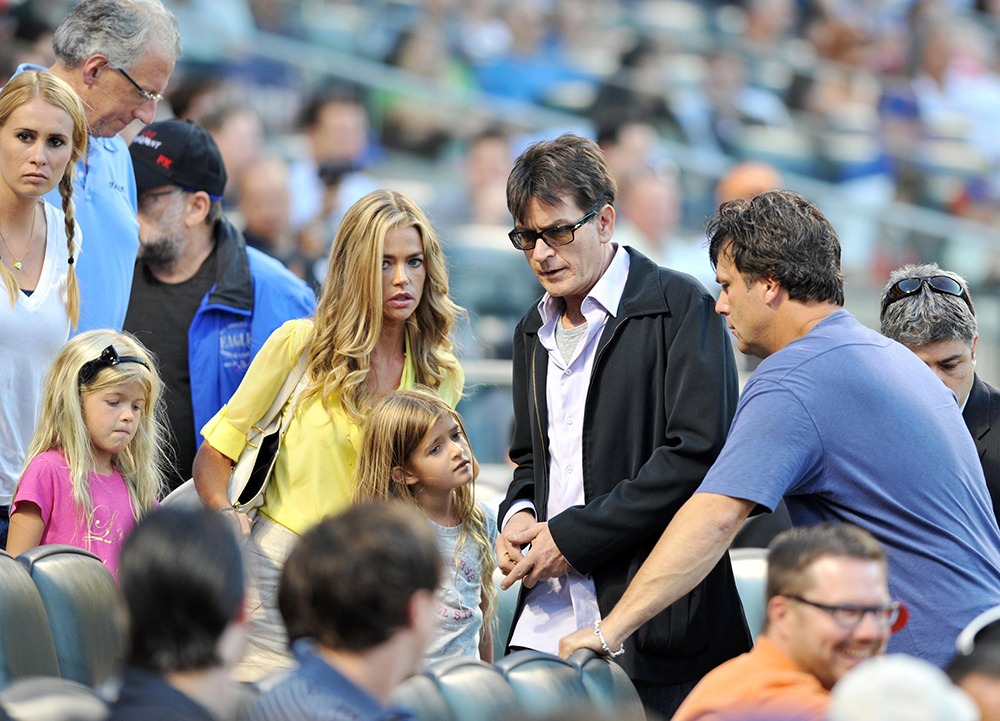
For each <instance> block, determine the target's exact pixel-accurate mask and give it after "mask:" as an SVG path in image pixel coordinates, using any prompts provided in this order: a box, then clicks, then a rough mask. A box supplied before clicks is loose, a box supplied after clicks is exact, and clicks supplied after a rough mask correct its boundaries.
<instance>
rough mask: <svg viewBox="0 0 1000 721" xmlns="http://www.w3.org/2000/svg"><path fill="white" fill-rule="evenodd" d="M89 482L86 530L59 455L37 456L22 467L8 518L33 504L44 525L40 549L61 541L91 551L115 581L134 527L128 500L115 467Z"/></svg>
mask: <svg viewBox="0 0 1000 721" xmlns="http://www.w3.org/2000/svg"><path fill="white" fill-rule="evenodd" d="M88 482H89V483H90V494H91V497H92V498H93V501H94V512H93V515H92V516H91V518H90V523H89V527H87V524H86V523H85V519H84V517H83V514H82V512H81V511H80V509H79V507H78V506H77V504H76V500H75V499H74V498H73V485H72V483H71V482H70V479H69V466H68V465H67V464H66V459H65V458H64V457H63V454H62V453H61V452H60V451H57V450H50V451H46V452H45V453H40V454H39V455H37V456H35V457H34V458H32V459H31V462H30V463H29V464H28V467H27V468H25V469H24V473H23V474H22V475H21V481H20V483H18V485H17V491H16V492H15V494H14V503H13V504H12V506H11V509H10V511H11V514H13V513H14V512H15V511H16V510H17V507H18V504H20V503H23V502H24V501H31V502H32V503H35V504H37V505H38V507H39V508H40V509H41V510H42V520H43V521H44V522H45V530H44V531H43V532H42V540H41V541H40V542H39V545H42V546H44V545H46V544H52V543H65V544H69V545H71V546H76V547H77V548H82V549H84V550H87V551H90V552H91V553H93V554H95V555H97V557H98V558H100V559H101V560H102V561H103V562H104V565H105V566H106V567H107V569H108V570H109V571H111V573H112V575H113V576H115V578H116V579H117V577H118V555H119V553H120V552H121V547H122V544H123V543H124V542H125V538H126V537H127V536H128V534H129V533H131V532H132V529H133V528H135V515H134V514H133V513H132V501H131V499H130V498H129V495H128V488H127V487H126V485H125V479H124V478H122V474H121V473H119V472H118V470H117V469H116V470H115V472H114V473H112V474H111V475H110V476H102V475H100V474H97V473H91V474H90V478H89V479H88Z"/></svg>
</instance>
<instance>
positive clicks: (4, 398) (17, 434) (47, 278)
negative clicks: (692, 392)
mask: <svg viewBox="0 0 1000 721" xmlns="http://www.w3.org/2000/svg"><path fill="white" fill-rule="evenodd" d="M43 207H44V208H45V226H46V234H45V259H44V260H43V261H42V274H41V276H40V277H39V279H38V286H37V287H36V288H35V290H34V292H32V294H31V295H30V296H29V295H26V294H25V293H24V292H23V291H18V294H17V302H16V303H15V304H14V306H13V307H11V303H10V296H9V295H8V293H7V289H6V286H3V285H2V284H0V505H5V506H6V505H10V502H11V499H12V498H13V496H14V488H15V487H16V486H17V479H18V478H19V477H20V475H21V471H22V470H23V468H24V456H25V452H26V451H27V450H28V444H29V443H30V442H31V436H32V434H33V433H34V432H35V424H36V423H37V422H38V411H39V408H40V407H41V403H42V388H43V384H44V382H45V375H46V373H48V370H49V365H50V364H51V363H52V360H53V359H54V358H55V356H56V354H57V353H58V352H59V350H60V349H61V348H62V347H63V344H65V343H66V340H67V339H68V338H69V314H68V313H67V311H66V277H67V274H68V273H69V262H68V261H69V252H68V250H67V248H66V219H65V216H64V215H63V212H62V211H61V210H59V209H58V208H56V207H55V206H53V205H51V204H49V203H43ZM81 240H82V238H81V236H80V226H79V225H77V226H76V236H75V245H76V248H77V249H78V252H79V248H80V244H81ZM15 275H16V271H15Z"/></svg>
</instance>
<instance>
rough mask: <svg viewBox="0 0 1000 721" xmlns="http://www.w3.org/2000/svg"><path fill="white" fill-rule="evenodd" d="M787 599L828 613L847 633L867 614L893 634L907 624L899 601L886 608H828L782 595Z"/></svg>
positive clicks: (820, 604)
mask: <svg viewBox="0 0 1000 721" xmlns="http://www.w3.org/2000/svg"><path fill="white" fill-rule="evenodd" d="M782 595H784V596H785V598H790V599H792V600H793V601H798V602H799V603H804V604H806V605H807V606H812V607H813V608H818V609H820V610H821V611H826V612H827V613H829V614H830V615H831V616H833V620H834V621H836V622H837V624H838V625H839V626H840V627H841V628H843V629H844V630H845V631H849V630H850V629H852V628H857V627H858V625H859V624H860V623H861V620H862V619H863V618H864V617H865V615H866V614H869V613H870V614H871V615H872V618H873V619H875V623H877V624H879V625H880V626H889V627H890V628H891V629H892V631H893V632H895V631H898V630H899V628H902V627H903V625H904V624H905V623H906V611H905V607H904V606H903V604H901V603H900V602H899V601H893V602H892V603H890V604H887V605H885V606H854V605H851V604H845V605H843V606H828V605H826V604H825V603H816V602H815V601H807V600H806V599H804V598H802V596H790V595H787V594H782ZM901 619H902V622H903V623H901V624H899V628H896V623H897V621H899V620H901Z"/></svg>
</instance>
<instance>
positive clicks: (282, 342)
mask: <svg viewBox="0 0 1000 721" xmlns="http://www.w3.org/2000/svg"><path fill="white" fill-rule="evenodd" d="M459 312H461V309H460V308H459V307H458V306H457V305H455V303H454V302H453V301H452V300H451V298H450V297H449V296H448V276H447V271H446V269H445V262H444V256H443V253H442V252H441V246H440V244H439V243H438V240H437V238H436V237H435V235H434V233H433V231H432V230H431V227H430V224H429V222H428V221H427V218H426V217H425V216H424V214H423V213H422V212H421V211H420V209H419V208H418V207H417V206H416V205H415V204H414V203H413V201H411V200H410V199H409V198H407V197H406V196H405V195H402V194H401V193H396V192H393V191H388V190H378V191H375V192H374V193H370V194H369V195H366V196H365V197H364V198H362V199H361V200H359V201H358V202H357V203H355V204H354V205H353V206H352V207H351V208H350V210H348V212H347V214H346V215H345V216H344V220H343V222H342V223H341V225H340V229H339V230H338V231H337V235H336V237H335V238H334V241H333V247H332V248H331V250H330V257H329V264H328V268H327V275H326V280H325V281H324V283H323V290H322V294H321V297H320V301H319V306H318V307H317V310H316V317H315V319H314V320H311V321H310V320H294V321H289V322H287V323H285V324H284V325H283V326H281V327H280V328H279V329H278V330H276V331H275V332H274V333H273V334H272V335H271V337H270V338H269V339H268V340H267V342H266V343H265V344H264V346H263V347H262V348H261V350H260V351H259V352H258V353H257V355H256V356H255V358H254V360H253V363H251V365H250V368H249V369H248V371H247V374H246V377H245V378H244V379H243V382H242V383H241V384H240V387H239V388H238V389H237V391H236V393H234V394H233V397H232V398H231V399H230V401H229V403H228V404H227V405H226V406H224V407H223V408H222V410H220V411H219V412H218V413H217V414H216V416H215V417H214V418H213V419H212V420H210V421H209V422H208V423H207V424H206V425H205V427H204V428H202V430H201V432H202V435H203V436H204V437H205V441H204V442H203V443H202V445H201V448H200V449H199V451H198V455H197V457H196V459H195V463H194V479H195V485H196V487H197V489H198V494H199V496H201V499H202V500H203V501H204V502H205V503H206V504H207V505H209V506H211V507H212V508H217V509H219V510H226V509H231V506H230V504H229V500H228V497H227V487H228V484H229V472H230V469H231V468H232V464H233V461H234V460H235V459H237V458H239V455H240V452H241V451H242V450H243V448H244V446H245V445H246V436H247V433H248V432H249V430H250V426H251V425H252V424H254V423H256V422H257V420H259V419H260V417H261V416H262V415H263V414H264V412H265V411H266V410H267V409H268V407H269V406H270V405H271V403H272V402H273V401H274V398H275V396H276V395H277V393H278V390H279V388H280V387H281V384H282V383H283V382H284V380H285V378H286V377H287V376H288V374H289V372H291V370H292V368H293V367H294V366H295V364H296V362H297V361H298V359H299V356H300V355H301V354H302V353H306V354H307V355H306V374H307V377H308V379H309V380H308V385H307V387H306V390H305V391H304V392H303V394H302V398H301V400H300V401H299V403H298V404H297V407H296V408H294V409H292V410H291V412H292V413H293V414H294V415H293V417H292V420H291V422H290V423H289V426H288V431H287V433H286V435H285V437H284V440H283V442H282V446H281V451H280V452H279V453H278V458H277V461H276V463H275V468H274V474H273V476H272V478H271V483H270V485H269V486H268V488H267V492H266V493H265V495H264V505H263V506H261V507H260V509H259V510H258V513H257V518H256V520H255V521H254V523H253V529H252V530H251V531H250V539H249V541H248V543H247V552H248V558H250V559H251V563H250V573H251V576H252V579H253V581H254V583H253V584H252V585H253V586H254V589H253V590H251V592H250V595H249V599H248V600H249V614H250V629H249V636H250V638H249V642H248V645H247V651H246V653H245V655H244V658H243V662H242V663H241V664H240V666H239V667H238V668H237V671H236V673H237V677H238V678H240V680H244V681H255V680H257V679H258V678H260V677H262V676H264V675H265V674H267V673H268V672H270V671H273V670H275V669H277V668H280V667H285V666H289V665H291V657H290V656H289V654H288V648H287V638H286V636H285V631H284V625H283V623H282V621H281V616H280V614H279V612H278V608H277V606H278V603H277V587H278V581H279V579H280V576H281V569H282V567H283V566H284V562H285V559H286V558H287V556H288V553H290V552H291V549H292V547H293V546H294V544H295V542H296V540H297V539H298V536H299V535H300V534H302V533H303V532H304V531H306V530H307V529H308V528H310V527H311V526H313V525H314V524H316V523H318V522H319V521H320V520H321V519H323V518H324V517H326V516H329V515H332V514H335V513H337V512H338V511H341V510H343V509H344V508H345V507H346V506H347V505H348V504H349V503H350V500H351V494H352V491H353V489H352V487H351V477H352V475H353V473H354V464H355V458H356V457H357V452H358V449H360V447H361V430H360V424H361V421H362V420H363V418H364V416H365V415H366V414H367V413H368V409H369V408H370V407H371V404H372V402H373V401H374V400H376V399H378V398H380V397H382V396H384V395H386V394H387V393H389V392H390V391H393V390H395V389H397V388H411V387H413V386H414V385H417V384H421V385H428V386H430V387H432V388H436V389H437V391H438V393H439V394H440V395H441V397H442V398H443V399H444V400H445V401H447V402H448V404H449V405H451V406H452V407H454V406H455V405H456V404H457V403H458V400H459V398H460V396H461V393H462V386H463V383H464V375H463V374H462V369H461V367H460V366H459V364H458V361H457V360H456V359H455V357H454V356H453V355H452V352H451V350H452V345H451V338H450V333H451V327H452V324H453V323H454V320H455V316H456V314H457V313H459ZM234 515H235V516H236V517H237V518H238V520H240V522H241V524H245V523H246V521H247V519H246V516H243V515H242V514H234Z"/></svg>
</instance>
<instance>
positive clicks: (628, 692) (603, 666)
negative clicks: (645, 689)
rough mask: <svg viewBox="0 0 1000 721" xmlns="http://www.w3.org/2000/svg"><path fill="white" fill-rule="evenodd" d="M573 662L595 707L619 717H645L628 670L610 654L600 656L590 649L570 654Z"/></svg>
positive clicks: (640, 700)
mask: <svg viewBox="0 0 1000 721" xmlns="http://www.w3.org/2000/svg"><path fill="white" fill-rule="evenodd" d="M569 662H570V663H571V664H573V665H574V666H576V668H577V669H578V670H579V672H580V679H581V680H582V681H583V687H584V688H585V689H586V690H587V695H588V696H589V697H590V701H591V703H593V704H594V706H596V707H597V708H599V709H601V710H603V711H613V712H615V715H616V716H618V715H620V716H623V717H626V718H631V717H632V716H635V717H636V718H642V716H643V714H644V710H643V707H642V699H640V698H639V692H638V691H636V690H635V686H634V685H632V679H630V678H629V677H628V674H627V673H625V669H623V668H622V667H621V666H619V665H618V664H617V663H615V662H614V661H612V660H611V659H610V658H608V657H607V656H598V655H597V654H596V653H594V652H593V651H591V650H590V649H586V648H581V649H580V650H579V651H577V652H576V653H574V654H573V655H572V656H570V657H569Z"/></svg>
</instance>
